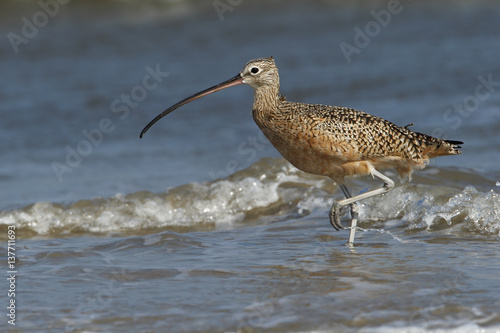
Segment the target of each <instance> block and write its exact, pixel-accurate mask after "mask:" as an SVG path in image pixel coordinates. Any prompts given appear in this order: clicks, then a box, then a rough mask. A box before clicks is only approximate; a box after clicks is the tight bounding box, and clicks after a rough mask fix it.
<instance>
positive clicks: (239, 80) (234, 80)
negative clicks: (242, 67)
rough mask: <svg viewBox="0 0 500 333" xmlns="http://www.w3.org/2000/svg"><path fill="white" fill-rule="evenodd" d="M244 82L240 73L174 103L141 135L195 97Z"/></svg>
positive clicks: (147, 126)
mask: <svg viewBox="0 0 500 333" xmlns="http://www.w3.org/2000/svg"><path fill="white" fill-rule="evenodd" d="M242 83H243V78H242V77H241V75H240V74H238V75H236V76H235V77H232V78H230V79H229V80H226V81H224V82H221V83H219V84H217V85H215V86H213V87H210V88H208V89H205V90H203V91H200V92H199V93H196V94H194V95H192V96H189V97H188V98H185V99H183V100H182V101H180V102H178V103H176V104H174V105H172V106H171V107H169V108H168V109H166V110H165V111H163V112H162V113H160V114H159V115H157V116H156V118H155V119H153V120H151V121H150V122H149V124H147V125H146V127H144V129H143V130H142V132H141V135H140V137H141V138H142V136H143V135H144V133H146V132H147V131H148V130H149V128H150V127H151V126H153V125H154V124H155V123H156V122H157V121H158V120H160V119H161V118H163V117H165V116H166V115H167V114H169V113H170V112H172V111H174V110H175V109H178V108H180V107H181V106H183V105H184V104H187V103H189V102H191V101H194V100H195V99H198V98H201V97H203V96H206V95H209V94H211V93H214V92H216V91H219V90H222V89H226V88H229V87H233V86H237V85H239V84H242Z"/></svg>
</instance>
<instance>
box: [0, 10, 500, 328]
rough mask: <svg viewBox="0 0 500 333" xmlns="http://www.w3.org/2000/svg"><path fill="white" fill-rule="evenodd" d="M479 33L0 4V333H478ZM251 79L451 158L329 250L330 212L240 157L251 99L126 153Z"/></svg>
mask: <svg viewBox="0 0 500 333" xmlns="http://www.w3.org/2000/svg"><path fill="white" fill-rule="evenodd" d="M499 16H500V7H499V6H498V2H496V1H474V2H473V1H439V2H433V1H395V0H390V1H318V2H314V3H310V2H309V3H308V2H301V1H288V2H286V3H285V2H265V1H245V0H240V1H237V0H231V1H230V0H215V1H207V2H203V3H202V2H198V1H187V0H184V1H99V2H98V1H77V0H74V1H63V0H42V1H38V2H35V1H2V2H1V4H0V28H1V31H2V36H3V37H2V41H1V43H0V73H1V76H2V80H1V81H2V84H1V85H0V101H1V103H0V115H1V121H0V156H1V163H0V189H1V190H0V230H1V233H0V240H1V241H2V243H1V244H2V245H1V247H2V253H7V228H8V225H15V226H16V259H17V262H16V265H17V266H16V267H17V280H16V281H17V285H16V286H17V290H16V291H17V292H16V296H15V299H16V304H17V308H16V310H17V312H16V315H17V316H16V325H15V326H13V325H10V324H8V323H7V320H9V318H8V317H7V316H6V315H5V314H4V315H3V317H4V319H3V321H2V330H3V329H5V330H8V331H13V332H34V331H40V330H41V329H42V330H43V331H47V332H89V331H90V332H111V331H122V332H167V331H168V332H254V331H255V332H261V331H262V332H264V331H265V332H309V331H316V332H331V331H333V332H349V331H352V332H358V331H364V332H391V331H393V332H420V331H435V332H452V331H453V332H480V331H481V332H482V331H485V332H488V331H491V332H498V331H499V330H500V301H499V300H500V297H499V296H500V295H499V292H498V290H499V287H500V280H499V278H498V275H499V273H500V258H499V252H498V250H499V235H500V212H499V209H500V197H499V186H500V172H499V171H498V164H499V163H500V155H499V151H500V136H499V135H498V130H499V128H500V117H499V113H498V112H499V111H498V110H499V107H500V93H499V92H500V62H499V61H498V59H499V56H500V38H499V35H498V31H500V21H499V20H498V17H499ZM266 56H274V58H275V60H276V63H277V65H278V67H279V69H280V78H281V92H282V93H283V94H284V95H286V96H287V98H288V99H289V100H292V101H301V102H308V103H320V104H329V105H339V106H349V107H353V108H356V109H360V110H363V111H366V112H369V113H371V114H374V115H377V116H380V117H383V118H386V119H388V120H390V121H392V122H394V123H396V124H398V125H401V126H403V125H406V124H409V123H414V126H413V127H412V129H414V130H416V131H419V132H424V133H428V134H431V135H435V136H438V137H443V138H448V139H455V140H461V141H464V142H465V145H464V148H463V155H461V156H451V157H443V158H439V159H436V160H433V161H432V162H431V164H430V166H429V167H428V168H426V169H425V170H423V171H421V172H417V173H415V175H414V179H413V181H412V182H411V183H402V184H397V187H396V188H395V189H394V190H393V191H391V192H390V193H388V194H387V195H385V196H382V197H378V198H373V199H371V200H368V201H365V202H363V204H362V206H361V213H360V220H361V222H360V227H361V228H363V230H364V231H359V232H358V233H357V239H356V244H355V246H354V248H348V247H346V246H345V242H346V239H347V232H346V231H341V232H335V231H334V230H333V229H332V228H331V226H330V224H329V222H328V217H327V216H328V211H329V208H330V206H331V204H332V202H333V200H334V199H335V198H341V197H342V195H341V192H340V191H337V188H336V185H335V184H333V183H332V182H331V181H329V180H328V179H325V178H322V177H316V176H311V175H307V174H304V173H302V172H300V171H298V170H296V169H295V168H293V167H292V166H290V165H289V164H288V163H287V162H286V161H284V160H283V159H282V158H281V157H280V155H279V154H278V153H277V152H276V151H275V150H274V148H273V147H272V146H271V144H270V143H269V142H268V141H267V140H266V139H265V138H264V137H263V136H262V134H260V131H259V129H258V128H257V126H256V125H255V124H254V122H253V120H252V117H251V112H250V110H251V106H252V100H253V98H252V90H251V88H249V87H237V88H231V89H228V90H224V91H222V92H218V93H217V94H214V95H211V96H209V97H206V98H204V99H202V100H199V101H196V102H193V103H191V104H189V105H186V106H184V107H183V108H182V109H180V110H177V111H175V112H174V113H172V114H171V115H169V116H168V117H167V118H165V119H163V120H162V121H161V122H159V123H158V124H156V125H155V126H154V127H153V128H152V129H151V130H150V131H149V132H148V133H147V134H146V135H145V137H144V138H143V139H139V133H140V131H141V130H142V128H143V127H144V126H145V125H146V124H147V123H148V122H149V121H150V120H151V119H152V118H153V117H154V116H156V115H157V114H158V113H159V112H161V111H163V110H164V109H165V108H166V107H168V106H170V105H172V104H174V103H175V102H177V101H179V100H180V99H182V98H184V97H186V96H189V95H191V94H193V93H195V92H198V91H200V90H202V89H205V88H207V87H209V86H212V85H214V84H217V83H219V82H221V81H223V80H226V79H228V78H230V77H232V76H234V75H235V74H237V73H238V72H239V71H240V69H241V68H242V67H243V65H244V64H245V63H246V62H247V61H248V60H250V59H254V58H258V57H266ZM387 174H388V175H389V176H395V174H394V173H393V172H390V171H389V172H387ZM348 186H349V187H350V188H351V189H352V191H353V192H356V193H359V192H360V191H364V190H367V189H370V188H374V187H375V186H379V183H378V182H376V181H373V180H370V179H367V178H358V179H352V180H349V181H348ZM345 223H347V220H346V222H345ZM6 272H7V269H5V270H4V272H3V273H2V275H3V276H7V273H6ZM2 280H3V283H1V284H0V285H1V286H2V290H1V291H0V294H1V295H2V296H1V298H0V300H1V302H2V304H1V306H2V307H3V308H4V309H6V306H7V305H8V302H9V299H10V297H9V298H8V297H6V294H7V290H8V289H9V285H8V283H7V282H6V279H5V278H2ZM4 312H5V313H7V310H4ZM4 321H5V322H4Z"/></svg>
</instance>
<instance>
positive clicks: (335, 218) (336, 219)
mask: <svg viewBox="0 0 500 333" xmlns="http://www.w3.org/2000/svg"><path fill="white" fill-rule="evenodd" d="M341 209H342V206H341V205H339V204H338V203H337V202H334V203H333V205H332V209H330V224H331V225H332V227H333V228H334V229H335V230H340V229H344V227H343V226H342V224H340V211H341Z"/></svg>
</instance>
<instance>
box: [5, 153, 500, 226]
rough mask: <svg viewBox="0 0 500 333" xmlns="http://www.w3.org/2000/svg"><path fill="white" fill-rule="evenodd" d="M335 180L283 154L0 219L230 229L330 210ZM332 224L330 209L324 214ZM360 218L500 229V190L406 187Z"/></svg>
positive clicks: (366, 207)
mask: <svg viewBox="0 0 500 333" xmlns="http://www.w3.org/2000/svg"><path fill="white" fill-rule="evenodd" d="M333 190H334V187H333V186H332V182H331V181H330V180H328V179H326V178H324V177H316V176H311V175H307V174H304V173H302V172H300V171H298V170H297V169H295V168H294V167H292V166H291V165H289V164H288V163H286V162H284V161H283V160H281V159H264V160H262V161H259V162H258V163H256V164H254V165H252V166H251V167H250V168H248V169H246V170H242V171H240V172H237V173H236V174H234V175H231V176H229V177H228V178H226V179H219V180H215V181H211V182H203V183H191V184H187V185H183V186H180V187H176V188H172V189H169V190H168V191H166V192H165V193H159V194H155V193H151V192H136V193H132V194H129V195H122V194H117V195H115V196H114V197H111V198H101V199H93V200H81V201H78V202H75V203H73V204H71V205H66V206H65V205H60V204H57V203H50V202H38V203H35V204H33V205H30V206H27V207H24V208H21V209H16V210H10V211H2V212H0V224H16V225H17V226H18V228H26V229H29V230H31V231H33V232H35V233H36V234H39V235H49V234H71V233H74V232H79V233H81V232H83V233H88V232H90V233H109V232H123V231H131V230H140V229H150V228H169V227H174V228H175V227H188V228H195V229H196V228H201V229H206V228H231V227H233V226H234V225H236V224H242V223H253V222H254V221H258V220H259V219H264V221H266V220H269V218H270V217H271V219H287V218H292V217H293V218H297V216H305V215H308V214H310V213H312V212H314V211H317V210H322V211H326V210H328V209H329V208H330V205H331V203H332V202H333V200H334V198H337V199H338V198H340V197H341V194H340V193H337V192H336V193H332V192H333ZM324 218H325V223H327V219H328V214H327V213H326V212H325V217H324ZM360 220H362V221H368V222H370V221H374V222H380V223H390V222H388V221H393V222H394V221H396V222H397V223H391V224H390V225H391V226H394V225H398V224H399V225H401V226H403V227H404V228H408V229H414V230H421V229H424V230H431V231H432V230H434V229H439V230H443V229H449V230H450V232H455V231H456V230H457V232H469V233H474V234H484V235H499V234H500V195H499V194H498V193H497V192H495V191H493V190H491V191H488V192H480V191H478V190H476V189H475V188H474V187H472V186H467V187H466V188H464V189H463V190H458V189H454V188H450V187H445V186H433V185H412V184H408V183H406V184H403V185H400V186H398V187H396V188H395V189H393V190H392V191H390V192H389V193H387V194H385V195H383V196H380V197H375V198H371V199H369V200H366V201H364V202H362V203H361V210H360Z"/></svg>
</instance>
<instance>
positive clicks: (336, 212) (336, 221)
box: [330, 168, 394, 243]
mask: <svg viewBox="0 0 500 333" xmlns="http://www.w3.org/2000/svg"><path fill="white" fill-rule="evenodd" d="M371 174H372V176H373V177H377V178H378V179H380V180H382V181H383V182H384V186H382V187H381V188H378V189H376V190H373V191H369V192H366V193H362V194H359V195H356V196H354V197H353V196H351V195H350V193H349V191H348V190H347V188H346V187H345V185H343V184H342V185H341V186H340V188H341V189H342V192H344V195H346V199H344V200H340V201H338V202H334V203H333V205H332V209H331V210H330V224H331V225H332V226H333V227H334V228H335V229H336V230H339V229H343V227H342V225H341V224H340V210H341V209H342V208H343V207H345V206H347V205H351V204H354V203H355V202H356V201H359V200H364V199H367V198H370V197H373V196H376V195H379V194H383V193H387V192H389V191H390V190H391V189H392V188H393V187H394V182H393V181H392V179H390V178H389V177H387V176H386V175H384V174H383V173H381V172H379V171H377V170H375V169H374V168H373V169H372V170H371ZM347 196H350V197H349V198H347ZM357 208H358V207H357V205H356V206H353V205H351V217H353V216H352V214H354V217H356V219H357V217H358V212H357V210H358V209H357ZM354 217H353V218H354ZM356 222H357V221H356ZM352 226H353V225H352V223H351V227H352ZM352 230H354V229H351V231H352ZM351 236H352V237H351ZM351 238H352V239H351ZM353 241H354V233H351V235H349V243H352V242H353Z"/></svg>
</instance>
